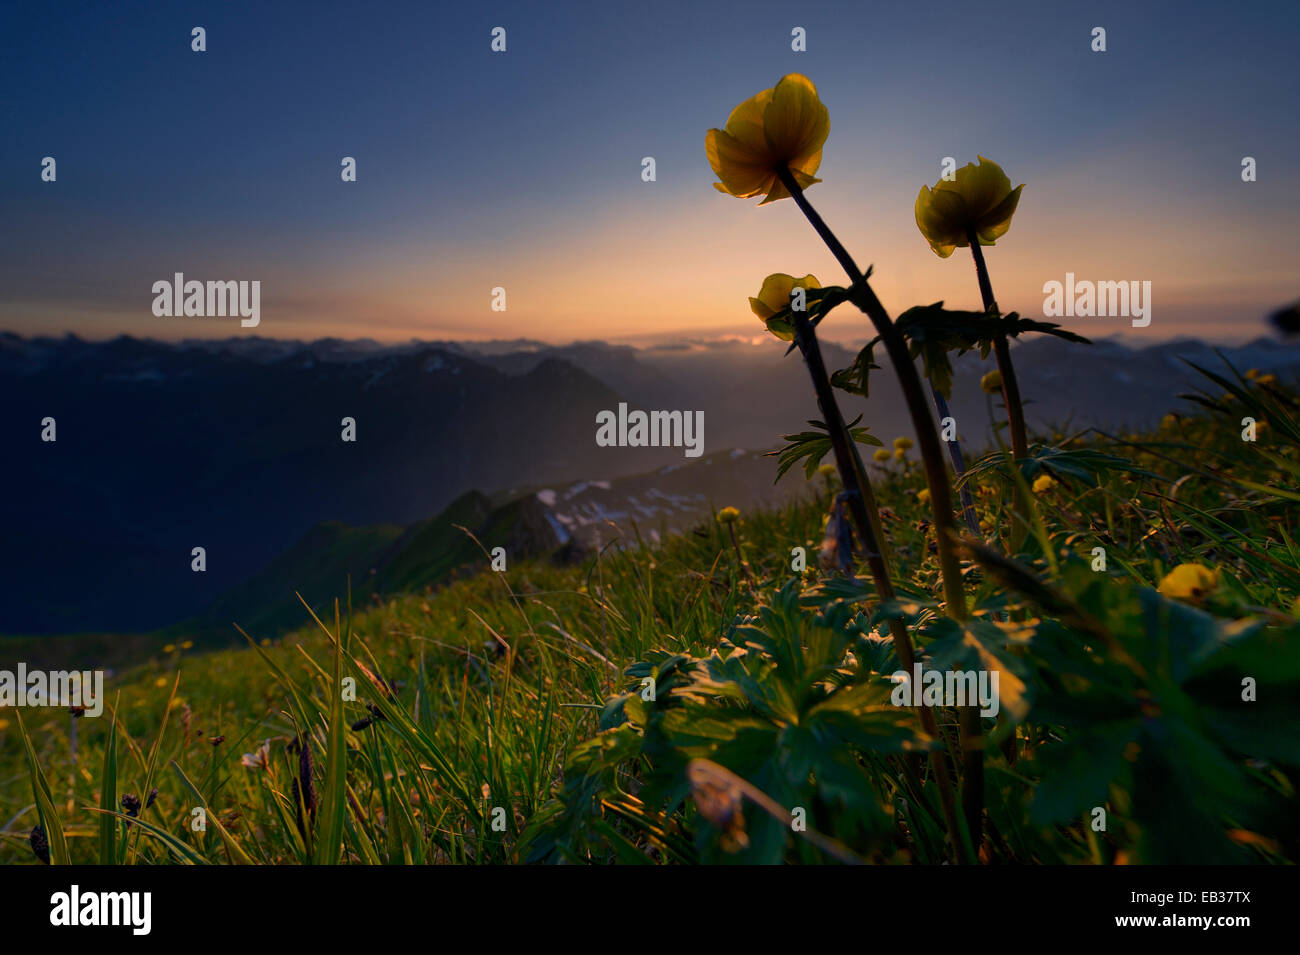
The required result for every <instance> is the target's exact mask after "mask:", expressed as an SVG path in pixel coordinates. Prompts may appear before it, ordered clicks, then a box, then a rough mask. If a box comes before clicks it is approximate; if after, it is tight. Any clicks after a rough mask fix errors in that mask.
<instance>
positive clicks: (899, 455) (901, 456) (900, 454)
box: [894, 448, 907, 461]
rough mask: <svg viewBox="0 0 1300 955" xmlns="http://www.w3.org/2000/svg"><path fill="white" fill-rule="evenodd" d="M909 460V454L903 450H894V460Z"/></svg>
mask: <svg viewBox="0 0 1300 955" xmlns="http://www.w3.org/2000/svg"><path fill="white" fill-rule="evenodd" d="M906 458H907V452H906V451H905V450H904V449H902V448H894V460H895V461H903V460H906Z"/></svg>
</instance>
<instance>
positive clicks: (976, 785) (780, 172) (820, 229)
mask: <svg viewBox="0 0 1300 955" xmlns="http://www.w3.org/2000/svg"><path fill="white" fill-rule="evenodd" d="M777 176H778V178H779V179H780V180H781V183H782V185H784V186H785V188H786V190H787V191H788V192H789V193H790V196H791V198H793V199H794V201H795V204H796V205H797V206H799V209H800V211H802V212H803V214H804V216H805V217H806V218H807V219H808V222H809V224H810V225H812V227H813V229H814V230H816V232H817V234H818V235H819V236H821V239H822V241H823V242H825V243H826V246H827V248H829V249H830V251H831V254H832V255H834V256H835V258H836V260H837V261H838V262H839V263H840V266H841V267H842V268H843V269H844V271H845V272H846V273H848V276H849V279H850V281H851V282H852V288H851V289H850V290H849V297H850V299H851V300H852V301H853V303H854V304H855V305H857V306H858V308H859V309H861V310H862V311H863V312H865V313H866V315H867V317H868V318H869V319H871V323H872V325H874V326H875V328H876V334H878V335H879V336H880V340H881V341H882V342H883V343H884V346H885V351H886V353H887V354H888V355H889V360H890V362H891V363H892V364H893V366H894V371H895V373H896V374H897V375H898V380H899V384H900V385H901V387H902V390H903V398H904V400H905V401H906V403H907V409H908V412H909V414H910V415H911V418H912V427H913V430H915V432H916V440H917V445H918V448H919V450H920V452H921V461H922V464H923V465H924V467H925V477H926V484H927V485H928V486H929V489H930V507H931V513H932V516H933V518H934V530H935V538H936V542H937V544H938V550H939V569H940V573H941V576H942V579H943V590H944V600H945V608H946V610H947V613H948V616H950V617H952V618H953V619H955V620H965V619H966V616H967V614H966V594H965V592H964V590H963V589H962V579H961V563H960V561H959V560H958V559H957V552H956V547H955V544H956V541H957V521H956V518H955V516H954V510H953V500H952V486H951V484H950V483H949V481H948V470H947V467H946V466H945V465H944V462H943V449H942V447H941V444H940V441H939V432H938V431H937V430H936V429H935V424H934V417H933V415H931V413H930V405H929V403H928V402H927V401H926V400H925V389H924V387H923V386H922V384H921V377H920V375H919V374H918V373H917V371H916V364H915V363H914V362H913V361H912V356H911V355H910V354H909V353H908V350H907V343H906V342H905V341H904V340H903V336H902V335H901V334H899V332H898V329H897V328H896V327H895V326H894V323H893V321H892V320H891V319H890V317H889V313H888V312H886V311H885V306H884V305H883V304H881V302H880V299H878V298H877V297H876V293H875V292H874V291H873V290H872V288H871V286H870V285H869V284H868V283H867V280H866V277H865V276H864V275H863V274H862V270H861V269H859V268H858V266H857V263H856V262H854V261H853V257H852V256H851V255H849V252H848V250H847V249H845V248H844V246H843V244H842V243H841V242H840V240H839V239H838V238H836V236H835V234H834V233H833V232H831V230H830V228H829V227H828V226H827V225H826V223H825V221H824V220H823V219H822V217H821V216H820V215H819V214H818V213H817V210H816V209H814V208H813V207H812V205H811V204H810V203H809V202H808V198H807V196H805V195H804V192H803V188H802V187H801V186H800V185H799V183H798V182H797V181H795V178H794V176H793V175H791V173H790V170H789V168H787V167H785V166H782V167H780V168H779V169H777ZM827 387H828V388H829V379H828V380H827ZM832 401H833V399H832ZM826 423H827V425H830V421H829V420H828V421H827V422H826ZM845 487H846V488H847V487H848V485H847V484H845ZM908 650H909V652H910V650H911V642H910V639H909V641H908ZM899 658H900V661H901V660H902V655H901V654H900V657H899ZM967 711H969V714H968V712H967ZM972 717H973V719H972ZM960 718H961V720H962V737H963V739H962V751H963V752H962V766H963V774H962V775H963V779H962V809H963V814H964V816H965V818H966V828H967V830H968V832H969V834H970V842H971V845H972V846H974V847H975V848H976V850H977V851H978V847H979V845H980V843H981V841H982V837H981V833H982V830H983V805H984V744H983V732H982V729H981V727H980V723H979V711H978V709H976V708H973V707H962V708H961V709H960ZM949 825H950V826H951V825H952V822H951V821H950V822H949ZM952 838H953V844H954V845H955V846H956V845H960V844H961V841H962V840H961V834H960V832H958V831H956V830H955V829H954V831H953V833H952Z"/></svg>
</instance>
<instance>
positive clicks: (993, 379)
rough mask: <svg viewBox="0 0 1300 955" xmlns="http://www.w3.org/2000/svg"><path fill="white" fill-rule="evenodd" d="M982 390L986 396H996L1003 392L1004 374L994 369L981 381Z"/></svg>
mask: <svg viewBox="0 0 1300 955" xmlns="http://www.w3.org/2000/svg"><path fill="white" fill-rule="evenodd" d="M980 388H982V389H983V390H984V393H985V394H986V395H996V394H997V393H998V392H1000V391H1001V390H1002V372H1000V371H998V370H997V369H996V368H994V369H993V370H992V371H990V372H989V373H988V374H986V375H985V376H984V377H983V378H981V379H980Z"/></svg>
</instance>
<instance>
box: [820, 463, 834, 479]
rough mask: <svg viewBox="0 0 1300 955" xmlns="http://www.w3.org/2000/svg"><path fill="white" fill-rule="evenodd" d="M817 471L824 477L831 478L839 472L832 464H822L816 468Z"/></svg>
mask: <svg viewBox="0 0 1300 955" xmlns="http://www.w3.org/2000/svg"><path fill="white" fill-rule="evenodd" d="M817 473H818V474H820V475H821V476H822V477H824V478H832V477H835V475H836V474H838V473H839V470H838V469H837V468H836V467H835V465H833V464H823V465H821V466H820V467H818V468H817Z"/></svg>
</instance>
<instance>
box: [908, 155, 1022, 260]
mask: <svg viewBox="0 0 1300 955" xmlns="http://www.w3.org/2000/svg"><path fill="white" fill-rule="evenodd" d="M1022 189H1024V186H1023V185H1021V186H1017V187H1016V188H1015V189H1012V188H1011V180H1010V179H1009V178H1007V174H1006V173H1005V172H1003V171H1002V167H1001V166H999V165H998V164H997V163H995V162H993V161H992V160H989V159H985V158H984V157H983V156H980V157H979V165H976V164H974V163H967V164H966V165H965V166H963V167H962V168H960V169H958V170H957V172H956V173H955V174H954V177H953V178H952V179H940V180H939V181H938V182H937V183H935V186H934V188H933V189H931V188H929V187H924V186H923V187H922V188H921V191H920V192H919V193H918V194H917V197H916V207H915V211H916V227H917V228H918V229H920V230H921V234H922V235H923V236H925V238H926V241H927V242H929V243H930V248H931V249H933V250H934V251H935V253H936V254H937V255H939V256H941V257H943V258H947V257H948V256H950V255H952V252H953V249H955V248H966V247H967V246H969V245H970V238H969V230H971V229H973V230H974V231H975V235H976V238H977V239H978V241H979V243H980V245H993V244H994V243H995V242H996V241H997V240H998V239H999V238H1001V237H1002V236H1003V235H1005V234H1006V232H1007V230H1008V229H1010V228H1011V218H1012V216H1014V215H1015V212H1016V208H1017V206H1018V205H1019V204H1020V192H1021V190H1022Z"/></svg>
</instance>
